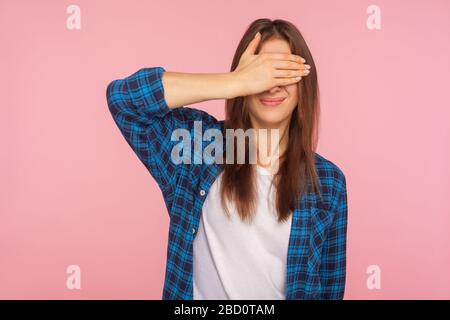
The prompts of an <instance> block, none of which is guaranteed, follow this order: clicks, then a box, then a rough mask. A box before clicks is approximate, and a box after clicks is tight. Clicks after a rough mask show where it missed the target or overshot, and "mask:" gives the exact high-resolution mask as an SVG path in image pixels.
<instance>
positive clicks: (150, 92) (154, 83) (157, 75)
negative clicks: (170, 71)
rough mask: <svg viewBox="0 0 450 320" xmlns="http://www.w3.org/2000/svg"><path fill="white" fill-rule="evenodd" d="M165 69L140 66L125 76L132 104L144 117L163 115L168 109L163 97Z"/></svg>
mask: <svg viewBox="0 0 450 320" xmlns="http://www.w3.org/2000/svg"><path fill="white" fill-rule="evenodd" d="M165 71H166V70H165V69H164V68H163V67H152V68H142V69H139V70H138V71H136V72H135V73H133V74H132V75H130V76H128V77H126V78H125V80H126V83H127V87H128V93H129V95H130V98H131V101H132V103H133V105H134V106H135V107H136V108H137V111H138V112H139V113H140V114H142V115H144V116H146V117H149V118H152V117H163V116H164V115H165V114H167V113H168V112H169V111H170V108H169V106H168V105H167V102H166V100H165V99H164V86H163V83H162V74H163V72H165Z"/></svg>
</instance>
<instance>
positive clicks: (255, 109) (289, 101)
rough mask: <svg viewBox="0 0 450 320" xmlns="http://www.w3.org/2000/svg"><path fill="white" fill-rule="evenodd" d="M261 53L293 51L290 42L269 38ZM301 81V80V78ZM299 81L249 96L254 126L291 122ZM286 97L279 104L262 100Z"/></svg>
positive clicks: (267, 126)
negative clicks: (267, 103) (271, 103)
mask: <svg viewBox="0 0 450 320" xmlns="http://www.w3.org/2000/svg"><path fill="white" fill-rule="evenodd" d="M259 52H260V53H263V52H269V53H291V49H290V47H289V43H288V42H287V41H286V40H284V39H268V40H266V41H265V42H264V43H263V44H262V45H261V48H260V51H259ZM300 81H301V80H300ZM298 86H299V84H298V83H294V84H290V85H287V86H278V87H274V88H271V89H270V90H267V91H264V92H261V93H258V94H254V95H250V96H247V97H246V99H248V100H247V105H248V108H249V116H250V120H251V122H252V126H253V127H254V128H267V129H269V128H280V127H281V126H283V125H286V124H288V123H289V120H290V118H291V115H292V111H293V110H294V109H295V108H296V107H297V104H298V92H299V90H298ZM276 98H284V100H283V101H282V102H281V103H280V104H278V105H275V106H273V105H266V104H264V103H263V102H262V101H261V100H264V99H276Z"/></svg>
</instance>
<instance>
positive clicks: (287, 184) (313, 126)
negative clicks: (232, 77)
mask: <svg viewBox="0 0 450 320" xmlns="http://www.w3.org/2000/svg"><path fill="white" fill-rule="evenodd" d="M258 31H259V32H260V33H261V40H260V43H259V46H258V48H257V49H256V52H255V53H256V54H257V53H258V52H259V50H260V48H261V44H262V43H263V42H264V41H265V40H267V39H269V38H272V37H276V38H281V39H284V40H286V41H287V42H288V43H289V45H290V48H291V53H292V54H296V55H300V56H302V57H303V58H305V60H306V63H307V64H309V65H310V66H311V69H310V73H309V75H308V76H306V77H302V79H301V81H299V82H298V86H299V87H298V89H299V90H298V92H299V99H298V105H297V107H296V108H295V109H294V111H293V112H292V116H291V120H290V123H289V128H288V130H287V133H288V145H287V149H286V151H285V153H284V154H283V155H282V156H281V157H280V164H279V166H278V171H277V173H276V174H275V176H274V180H273V183H274V186H275V187H276V201H275V203H276V209H277V212H278V221H279V222H282V221H286V220H287V218H288V217H289V215H290V214H291V212H292V211H293V210H294V207H295V204H296V201H298V200H300V199H301V197H302V196H303V195H304V194H305V193H306V192H307V191H309V190H310V187H312V188H313V189H314V190H316V191H317V192H319V193H320V188H319V181H318V178H317V173H316V168H315V150H316V148H317V141H318V122H319V87H318V81H317V73H316V67H315V64H314V60H313V57H312V55H311V52H310V51H309V49H308V46H307V45H306V42H305V40H304V38H303V36H302V35H301V33H300V31H299V30H298V29H297V27H295V26H294V25H293V24H292V23H290V22H288V21H285V20H281V19H277V20H273V21H272V20H270V19H257V20H255V21H254V22H252V23H251V24H250V26H249V27H248V29H247V31H246V32H245V33H244V36H243V37H242V39H241V41H240V42H239V45H238V47H237V50H236V53H235V55H234V58H233V63H232V65H231V71H233V70H235V69H236V67H237V66H238V64H239V59H240V57H241V55H242V54H243V52H244V51H245V49H246V48H247V46H248V44H249V43H250V41H251V40H252V39H253V38H254V36H255V34H256V33H257V32H258ZM225 113H226V118H225V123H224V127H225V129H238V128H240V129H243V130H247V129H249V128H251V123H250V118H249V116H248V113H249V111H248V107H247V106H246V97H236V98H233V99H228V100H226V107H225ZM247 140H248V139H246V144H245V145H246V152H245V154H246V159H245V160H246V161H245V163H244V164H238V163H233V164H225V162H223V163H224V164H223V167H222V169H223V172H222V183H221V203H222V206H223V208H224V210H225V212H226V214H227V215H228V216H229V209H228V207H227V205H226V201H227V200H228V201H232V202H233V203H234V205H235V207H236V210H237V212H238V214H239V216H240V218H241V220H242V221H244V222H250V221H251V220H252V217H253V215H254V213H255V205H256V196H257V195H256V177H255V167H254V165H252V164H250V163H249V161H248V154H249V152H248V151H249V144H248V141H247ZM235 145H236V143H235Z"/></svg>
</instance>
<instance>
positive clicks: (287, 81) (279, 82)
mask: <svg viewBox="0 0 450 320" xmlns="http://www.w3.org/2000/svg"><path fill="white" fill-rule="evenodd" d="M301 79H302V77H294V78H276V79H275V86H280V87H282V86H288V85H291V84H294V83H298V82H299V81H300V80H301Z"/></svg>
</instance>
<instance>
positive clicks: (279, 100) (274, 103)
mask: <svg viewBox="0 0 450 320" xmlns="http://www.w3.org/2000/svg"><path fill="white" fill-rule="evenodd" d="M284 100H286V98H272V99H268V98H264V99H259V101H260V102H261V103H262V104H263V105H265V106H271V107H274V106H278V105H279V104H281V103H282V102H283V101H284Z"/></svg>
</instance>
